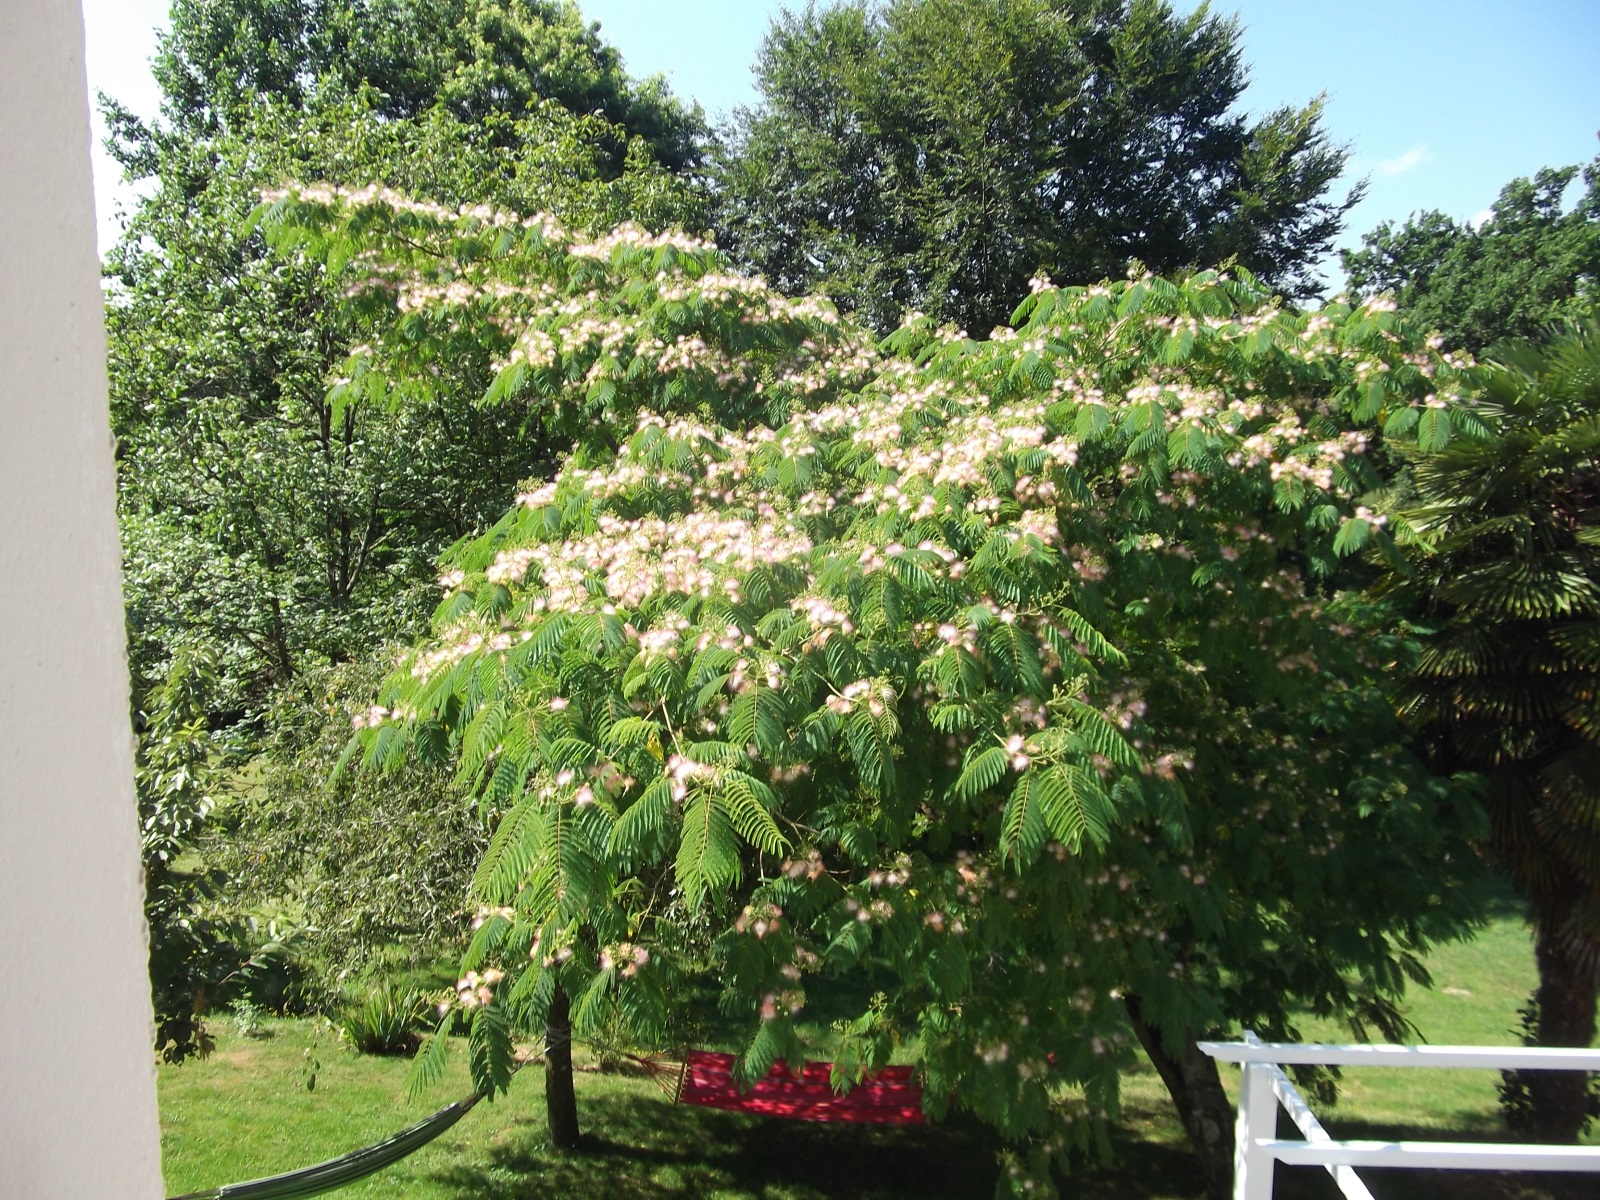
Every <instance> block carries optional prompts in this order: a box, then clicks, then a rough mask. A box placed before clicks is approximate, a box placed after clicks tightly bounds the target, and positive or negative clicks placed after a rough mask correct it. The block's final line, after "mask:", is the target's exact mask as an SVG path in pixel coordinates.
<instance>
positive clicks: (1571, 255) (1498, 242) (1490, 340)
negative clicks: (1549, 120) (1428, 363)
mask: <svg viewBox="0 0 1600 1200" xmlns="http://www.w3.org/2000/svg"><path fill="white" fill-rule="evenodd" d="M1578 174H1579V171H1578V168H1577V167H1575V166H1574V167H1561V168H1558V169H1546V170H1543V171H1540V172H1539V173H1538V174H1537V175H1535V176H1534V177H1533V178H1532V179H1531V180H1530V179H1514V180H1512V181H1511V182H1510V183H1508V184H1506V186H1505V187H1504V188H1503V189H1502V190H1501V192H1500V198H1499V199H1498V200H1497V201H1495V204H1494V208H1493V210H1492V213H1491V215H1490V216H1489V218H1488V219H1487V220H1486V221H1484V222H1483V223H1482V224H1481V225H1477V226H1474V225H1471V224H1467V223H1461V222H1457V221H1455V220H1453V219H1452V218H1450V217H1448V216H1446V215H1445V214H1444V213H1441V212H1425V213H1420V214H1416V215H1413V216H1412V217H1411V218H1410V219H1408V220H1407V221H1406V223H1405V224H1404V225H1401V226H1399V227H1396V226H1395V225H1394V224H1393V223H1392V222H1388V221H1386V222H1384V223H1383V224H1382V225H1380V226H1378V228H1376V229H1374V230H1373V231H1372V232H1371V233H1368V234H1366V235H1365V236H1363V237H1362V239H1361V242H1362V248H1361V249H1360V250H1354V251H1351V250H1345V251H1341V256H1342V257H1343V259H1344V269H1345V271H1346V272H1347V273H1348V275H1349V281H1350V286H1351V287H1352V288H1353V289H1354V290H1355V291H1356V292H1358V293H1359V294H1361V295H1366V296H1375V295H1379V294H1382V293H1389V294H1391V295H1393V296H1394V297H1395V298H1396V299H1397V300H1399V301H1400V303H1401V304H1402V305H1403V306H1404V307H1405V310H1406V312H1407V314H1408V315H1409V316H1410V318H1411V320H1412V321H1413V322H1415V323H1416V324H1417V325H1419V326H1422V327H1424V328H1430V327H1431V328H1433V329H1436V330H1438V331H1439V333H1440V336H1441V337H1442V338H1443V344H1444V346H1445V347H1446V348H1448V349H1451V350H1467V351H1470V352H1472V353H1474V354H1478V353H1481V352H1483V351H1484V350H1486V349H1488V348H1489V347H1491V346H1493V345H1494V344H1496V343H1498V342H1503V341H1506V340H1508V339H1510V340H1516V339H1530V338H1531V339H1538V338H1542V337H1544V336H1545V335H1546V334H1547V333H1548V332H1549V330H1550V329H1551V328H1552V327H1553V326H1554V325H1556V324H1557V323H1559V322H1561V321H1563V320H1567V319H1571V318H1576V317H1580V316H1581V315H1582V314H1583V313H1584V312H1585V311H1587V310H1589V309H1591V308H1592V307H1593V306H1594V305H1595V303H1596V301H1597V300H1600V160H1596V161H1595V162H1594V163H1591V164H1589V166H1588V167H1586V168H1584V170H1583V172H1582V175H1583V183H1584V187H1585V190H1584V191H1583V192H1582V193H1581V194H1580V195H1579V197H1578V199H1577V202H1576V203H1575V204H1573V205H1572V206H1571V207H1570V208H1569V207H1567V206H1566V204H1565V196H1566V193H1567V191H1568V190H1569V188H1570V187H1571V185H1572V183H1573V181H1574V179H1576V178H1577V177H1578Z"/></svg>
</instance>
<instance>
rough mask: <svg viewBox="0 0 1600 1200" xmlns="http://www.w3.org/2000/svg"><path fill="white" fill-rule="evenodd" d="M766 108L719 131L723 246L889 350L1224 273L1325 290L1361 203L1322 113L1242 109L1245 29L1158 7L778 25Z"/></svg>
mask: <svg viewBox="0 0 1600 1200" xmlns="http://www.w3.org/2000/svg"><path fill="white" fill-rule="evenodd" d="M756 71H757V75H758V80H759V87H760V90H761V102H760V103H759V104H758V105H757V106H756V107H755V108H754V109H752V110H745V111H742V112H740V113H739V114H738V115H737V116H736V118H735V120H734V123H733V125H732V127H731V128H730V129H728V130H727V131H726V136H725V145H724V146H723V147H722V148H721V150H720V151H719V153H718V161H717V165H716V169H715V175H716V180H717V183H718V187H719V198H720V212H719V221H718V233H719V238H720V240H721V241H722V242H723V244H725V245H727V246H728V247H730V249H731V250H732V252H733V253H734V254H735V255H736V256H738V257H739V258H741V259H742V260H743V261H744V262H745V263H746V264H748V265H749V266H750V267H752V268H753V269H755V270H757V271H759V272H761V273H763V274H765V275H766V276H767V277H768V278H770V279H772V280H773V281H774V282H775V283H776V284H778V285H779V286H781V287H782V288H784V289H785V290H787V291H791V292H797V291H802V290H806V289H812V288H816V289H820V290H822V291H824V292H826V293H828V294H829V295H830V296H832V297H833V298H834V299H835V300H836V301H838V302H839V303H840V304H841V305H843V306H845V307H847V308H851V309H854V310H857V311H860V312H861V313H863V315H865V316H866V317H867V318H868V319H869V320H870V321H871V322H872V323H873V324H874V325H875V326H877V327H878V328H880V329H884V328H888V327H892V326H893V324H894V323H895V322H896V321H897V320H898V319H899V317H900V314H901V312H902V311H903V310H904V309H906V308H919V309H923V310H926V311H928V312H930V313H932V314H934V315H935V316H937V317H939V318H941V319H950V320H954V321H957V322H959V323H961V324H963V325H965V326H966V327H967V328H968V329H970V330H971V331H972V332H973V333H974V334H977V335H980V336H981V335H985V334H987V333H988V331H989V330H990V329H991V328H994V327H995V326H997V325H1001V324H1004V323H1005V322H1006V319H1007V317H1008V316H1009V315H1010V312H1011V305H1012V304H1013V303H1014V302H1015V299H1016V297H1017V296H1019V295H1024V294H1026V292H1027V281H1028V279H1029V278H1030V277H1031V276H1033V275H1034V274H1036V273H1037V272H1039V271H1043V272H1045V273H1047V274H1049V275H1050V277H1051V278H1052V279H1053V280H1055V281H1056V282H1058V283H1067V284H1086V283H1094V282H1097V281H1099V280H1101V279H1104V278H1108V277H1116V276H1120V275H1122V274H1123V273H1124V272H1125V270H1126V269H1127V266H1128V263H1129V261H1130V260H1132V259H1138V260H1140V261H1142V262H1143V263H1145V264H1147V265H1148V266H1150V267H1151V268H1153V269H1155V270H1158V271H1178V270H1182V269H1185V268H1188V267H1193V266H1202V267H1203V266H1209V265H1215V264H1217V263H1219V262H1224V261H1227V260H1230V259H1233V260H1236V261H1238V262H1239V263H1240V264H1241V265H1243V266H1246V267H1248V268H1249V269H1250V270H1251V271H1252V272H1254V273H1256V274H1257V275H1258V276H1259V277H1260V278H1261V279H1263V280H1264V281H1265V282H1267V283H1268V284H1270V285H1271V286H1273V287H1275V288H1277V289H1279V290H1282V291H1285V292H1287V293H1290V294H1295V295H1301V294H1307V293H1310V292H1313V291H1315V290H1316V281H1315V278H1314V275H1313V273H1312V272H1313V268H1314V266H1315V264H1316V262H1317V261H1318V259H1319V258H1320V257H1321V256H1322V255H1323V254H1324V253H1326V251H1327V249H1328V247H1329V245H1330V243H1331V241H1332V239H1333V237H1334V236H1335V234H1336V233H1337V232H1338V230H1339V224H1340V218H1341V217H1342V215H1343V213H1344V212H1345V211H1346V209H1348V208H1349V206H1350V205H1351V204H1352V203H1354V201H1355V200H1356V199H1357V198H1358V196H1359V191H1360V189H1359V188H1358V189H1357V191H1356V192H1355V193H1352V194H1351V195H1350V196H1349V197H1347V198H1346V199H1344V200H1342V201H1339V200H1333V199H1330V198H1329V197H1328V196H1327V194H1326V193H1327V190H1328V187H1329V185H1330V184H1331V183H1332V182H1333V180H1334V179H1335V178H1336V177H1337V176H1338V175H1339V173H1340V171H1341V170H1342V169H1343V167H1344V163H1345V159H1346V151H1345V150H1344V149H1343V148H1341V147H1338V146H1335V145H1332V144H1331V143H1330V142H1329V141H1328V138H1327V135H1326V133H1325V132H1324V131H1323V130H1322V128H1321V125H1320V116H1321V102H1320V101H1313V102H1312V103H1311V104H1309V105H1307V106H1306V107H1305V108H1302V109H1293V108H1286V109H1281V110H1279V111H1276V112H1273V113H1270V114H1268V115H1266V116H1265V117H1262V118H1260V119H1258V120H1254V121H1252V120H1251V119H1250V118H1248V117H1247V116H1245V115H1244V114H1243V113H1242V112H1241V111H1239V110H1238V108H1237V104H1238V102H1239V100H1240V97H1241V95H1242V94H1243V92H1244V90H1245V84H1246V69H1245V65H1244V63H1243V61H1242V59H1241V56H1240V45H1239V29H1238V26H1237V24H1236V23H1235V22H1234V21H1232V20H1227V19H1223V18H1219V17H1216V16H1213V15H1211V13H1210V12H1209V11H1208V10H1207V9H1206V8H1205V6H1201V8H1200V9H1199V10H1197V11H1196V12H1195V13H1193V14H1192V15H1190V16H1186V17H1179V16H1178V15H1177V14H1175V13H1174V12H1173V10H1172V8H1171V6H1170V5H1168V4H1167V3H1165V0H1131V2H1130V0H1091V2H1089V3H1067V2H1066V0H892V2H890V3H882V4H879V3H867V2H865V0H850V2H848V3H841V4H836V5H833V6H831V7H827V8H820V9H819V8H817V7H816V6H814V5H812V6H808V7H807V8H806V9H805V11H804V12H800V13H786V14H784V15H783V16H781V17H780V18H779V19H778V20H777V22H776V23H775V25H774V26H773V28H772V30H771V32H770V33H769V34H768V36H767V40H766V42H765V44H764V46H763V48H762V51H761V56H760V59H759V61H758V64H757V67H756Z"/></svg>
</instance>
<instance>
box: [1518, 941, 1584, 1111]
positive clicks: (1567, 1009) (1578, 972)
mask: <svg viewBox="0 0 1600 1200" xmlns="http://www.w3.org/2000/svg"><path fill="white" fill-rule="evenodd" d="M1534 953H1535V956H1536V957H1537V959H1538V963H1539V990H1538V991H1537V992H1535V993H1534V996H1535V1001H1536V1006H1537V1008H1538V1012H1539V1018H1538V1026H1537V1028H1536V1030H1535V1038H1536V1044H1537V1045H1540V1046H1577V1047H1581V1048H1583V1049H1587V1048H1588V1047H1589V1046H1590V1045H1591V1044H1592V1043H1593V1042H1594V1032H1595V1003H1596V999H1597V995H1600V979H1597V977H1596V973H1595V970H1594V968H1593V966H1591V965H1589V964H1586V963H1583V962H1580V961H1574V959H1573V956H1572V955H1571V954H1570V953H1569V952H1568V950H1567V948H1566V947H1565V946H1564V945H1563V944H1562V938H1561V936H1560V933H1559V930H1558V928H1557V927H1556V922H1555V921H1554V920H1551V919H1549V918H1546V919H1543V920H1540V921H1539V923H1538V928H1537V932H1536V934H1535V941H1534ZM1524 1080H1525V1083H1526V1085H1527V1089H1528V1100H1529V1103H1530V1106H1531V1108H1532V1110H1533V1112H1532V1116H1533V1130H1532V1133H1533V1135H1534V1137H1535V1139H1536V1140H1538V1141H1541V1142H1576V1141H1577V1140H1578V1135H1579V1134H1580V1133H1581V1132H1582V1131H1583V1126H1584V1123H1585V1122H1586V1121H1587V1120H1588V1118H1589V1076H1588V1074H1587V1073H1586V1072H1583V1071H1528V1072H1525V1073H1524Z"/></svg>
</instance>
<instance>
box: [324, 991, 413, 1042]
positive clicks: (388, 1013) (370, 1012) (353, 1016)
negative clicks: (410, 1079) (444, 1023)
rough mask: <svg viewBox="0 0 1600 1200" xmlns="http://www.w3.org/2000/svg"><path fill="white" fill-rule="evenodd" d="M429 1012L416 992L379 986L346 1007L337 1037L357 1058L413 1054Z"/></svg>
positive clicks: (340, 1019) (341, 1017) (340, 1020)
mask: <svg viewBox="0 0 1600 1200" xmlns="http://www.w3.org/2000/svg"><path fill="white" fill-rule="evenodd" d="M430 1010H431V1006H430V1005H429V1004H428V1002H427V1001H426V1000H425V999H424V998H423V997H422V996H420V995H418V994H417V993H416V992H414V991H411V990H409V989H405V988H401V987H398V986H395V985H393V984H388V983H379V984H377V985H375V986H373V987H371V988H369V989H368V990H367V992H366V994H365V995H364V996H361V997H359V998H357V999H355V1000H353V1001H351V1002H350V1003H348V1004H346V1006H345V1008H344V1011H343V1013H342V1014H341V1015H340V1018H339V1036H340V1037H342V1038H343V1039H344V1040H345V1042H346V1043H348V1044H349V1045H350V1046H351V1047H352V1048H353V1049H354V1050H355V1051H356V1052H357V1053H359V1054H404V1055H410V1054H415V1053H416V1051H417V1047H418V1045H420V1044H421V1041H422V1032H423V1030H424V1029H426V1028H427V1021H428V1017H429V1015H430Z"/></svg>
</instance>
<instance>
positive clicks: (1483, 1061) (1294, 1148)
mask: <svg viewBox="0 0 1600 1200" xmlns="http://www.w3.org/2000/svg"><path fill="white" fill-rule="evenodd" d="M1244 1036H1245V1040H1244V1041H1242V1042H1201V1043H1200V1049H1201V1050H1202V1051H1203V1052H1204V1053H1206V1054H1209V1055H1210V1056H1211V1057H1212V1058H1214V1059H1216V1060H1217V1061H1218V1062H1231V1063H1238V1064H1239V1066H1240V1068H1241V1070H1240V1080H1239V1121H1238V1125H1237V1127H1236V1131H1235V1141H1234V1157H1233V1170H1234V1176H1233V1196H1234V1200H1272V1176H1273V1172H1274V1170H1275V1168H1276V1167H1277V1164H1278V1163H1284V1164H1285V1165H1287V1166H1296V1167H1307V1166H1310V1167H1323V1168H1325V1169H1326V1170H1327V1172H1328V1174H1329V1175H1331V1176H1333V1180H1334V1182H1335V1183H1336V1184H1338V1185H1339V1190H1340V1191H1341V1192H1343V1193H1344V1195H1345V1196H1346V1197H1347V1198H1348V1200H1372V1193H1371V1192H1369V1191H1368V1190H1367V1185H1366V1184H1364V1183H1362V1182H1361V1179H1360V1177H1359V1176H1358V1175H1357V1174H1356V1172H1355V1168H1356V1167H1358V1166H1363V1167H1410V1168H1434V1169H1438V1170H1456V1171H1592V1172H1596V1173H1600V1146H1528V1145H1502V1144H1493V1143H1481V1142H1344V1141H1335V1140H1334V1139H1333V1138H1331V1137H1329V1136H1328V1132H1327V1130H1325V1129H1323V1127H1322V1123H1321V1122H1320V1121H1318V1120H1317V1118H1316V1114H1314V1113H1313V1112H1312V1111H1311V1109H1310V1107H1309V1106H1307V1104H1306V1102H1305V1098H1304V1097H1302V1096H1301V1095H1300V1092H1299V1089H1297V1088H1296V1087H1295V1086H1294V1084H1293V1083H1292V1082H1291V1081H1290V1079H1289V1077H1288V1076H1287V1075H1285V1074H1284V1072H1283V1067H1284V1066H1285V1065H1288V1066H1328V1067H1333V1066H1344V1067H1357V1066H1360V1067H1489V1068H1495V1069H1498V1070H1524V1071H1600V1050H1566V1049H1558V1048H1552V1047H1546V1046H1514V1047H1490V1046H1340V1045H1293V1044H1288V1043H1281V1042H1280V1043H1268V1042H1263V1041H1261V1039H1259V1038H1258V1037H1256V1035H1255V1034H1253V1033H1246V1034H1245V1035H1244ZM1279 1104H1282V1105H1283V1107H1284V1108H1285V1109H1286V1110H1287V1111H1288V1113H1289V1115H1290V1117H1292V1118H1293V1119H1294V1123H1295V1124H1296V1125H1297V1126H1298V1127H1299V1129H1300V1132H1301V1133H1303V1134H1304V1135H1305V1140H1304V1141H1288V1140H1280V1139H1279V1138H1278V1105H1279Z"/></svg>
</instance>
